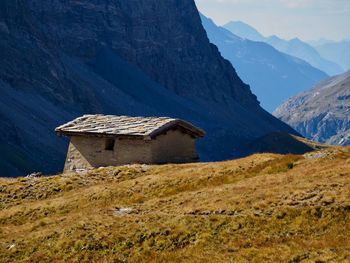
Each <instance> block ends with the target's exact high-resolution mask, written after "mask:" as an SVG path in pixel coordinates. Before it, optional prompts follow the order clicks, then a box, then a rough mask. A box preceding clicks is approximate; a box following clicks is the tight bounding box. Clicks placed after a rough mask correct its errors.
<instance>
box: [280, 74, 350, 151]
mask: <svg viewBox="0 0 350 263" xmlns="http://www.w3.org/2000/svg"><path fill="white" fill-rule="evenodd" d="M274 115H275V116H276V117H278V118H280V119H281V120H283V121H285V122H286V123H288V124H290V125H291V126H292V127H294V128H295V129H296V130H297V131H299V132H300V133H301V134H303V135H304V136H306V137H307V138H310V139H312V140H315V141H319V142H325V143H329V144H339V145H349V144H350V71H348V72H346V73H344V74H342V75H339V76H335V77H332V78H330V79H328V80H326V81H323V82H321V83H319V84H318V85H317V86H316V87H314V88H313V89H312V90H310V91H307V92H305V93H302V94H299V95H297V96H295V97H293V98H291V99H289V100H288V101H286V102H285V103H284V104H283V105H281V106H280V107H279V108H278V109H277V110H276V111H275V112H274Z"/></svg>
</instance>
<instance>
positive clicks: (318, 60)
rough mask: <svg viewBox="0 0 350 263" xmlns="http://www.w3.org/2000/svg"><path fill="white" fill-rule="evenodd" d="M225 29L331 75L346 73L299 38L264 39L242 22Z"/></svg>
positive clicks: (230, 24)
mask: <svg viewBox="0 0 350 263" xmlns="http://www.w3.org/2000/svg"><path fill="white" fill-rule="evenodd" d="M224 27H225V28H226V29H228V30H230V31H231V32H232V33H234V34H236V35H237V36H240V37H242V38H246V39H249V40H254V41H263V42H266V43H268V44H270V45H271V46H273V47H274V48H276V49H277V50H279V51H281V52H284V53H286V54H289V55H292V56H294V57H297V58H300V59H302V60H305V61H306V62H308V63H309V64H311V65H312V66H314V67H316V68H318V69H320V70H322V71H324V72H326V73H327V74H329V75H336V74H339V73H342V72H343V71H344V70H343V68H342V67H341V66H339V65H338V64H337V63H335V62H334V60H327V58H326V57H325V58H323V57H322V56H321V55H320V54H319V53H318V52H317V50H316V49H315V48H314V47H312V46H311V45H309V44H308V43H306V42H303V41H301V40H300V39H298V38H294V39H291V40H284V39H281V38H279V37H277V36H270V37H264V36H263V35H261V34H260V33H259V32H258V31H257V30H256V29H255V28H253V27H252V26H250V25H248V24H246V23H243V22H240V21H236V22H229V23H227V24H226V25H224Z"/></svg>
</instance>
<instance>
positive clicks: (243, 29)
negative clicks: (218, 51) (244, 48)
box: [223, 21, 265, 41]
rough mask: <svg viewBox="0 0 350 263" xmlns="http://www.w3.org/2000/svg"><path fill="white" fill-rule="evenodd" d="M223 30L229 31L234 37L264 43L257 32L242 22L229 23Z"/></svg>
mask: <svg viewBox="0 0 350 263" xmlns="http://www.w3.org/2000/svg"><path fill="white" fill-rule="evenodd" d="M223 27H224V28H226V29H228V30H229V31H231V32H232V33H233V34H235V35H236V36H239V37H242V38H246V39H249V40H253V41H264V40H265V37H264V36H263V35H262V34H260V33H259V32H258V30H256V29H255V28H254V27H252V26H250V25H248V24H246V23H244V22H242V21H230V22H228V23H227V24H225V25H223Z"/></svg>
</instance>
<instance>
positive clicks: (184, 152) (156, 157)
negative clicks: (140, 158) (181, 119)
mask: <svg viewBox="0 0 350 263" xmlns="http://www.w3.org/2000/svg"><path fill="white" fill-rule="evenodd" d="M152 160H153V162H154V163H185V162H194V161H197V160H198V154H197V152H196V139H195V138H193V137H191V136H190V135H188V134H187V133H182V132H181V131H179V130H170V131H168V132H167V133H166V134H164V135H160V136H158V137H157V138H156V140H153V141H152Z"/></svg>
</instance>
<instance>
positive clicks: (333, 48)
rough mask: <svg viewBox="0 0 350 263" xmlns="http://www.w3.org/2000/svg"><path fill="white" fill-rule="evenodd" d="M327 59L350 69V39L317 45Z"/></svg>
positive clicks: (345, 68)
mask: <svg viewBox="0 0 350 263" xmlns="http://www.w3.org/2000/svg"><path fill="white" fill-rule="evenodd" d="M315 48H316V49H317V51H318V52H319V53H320V54H321V55H322V56H323V57H325V58H326V59H328V60H331V61H335V62H337V63H338V64H339V65H340V66H341V67H343V69H344V70H349V69H350V40H344V41H340V42H330V43H323V44H321V45H315Z"/></svg>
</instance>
